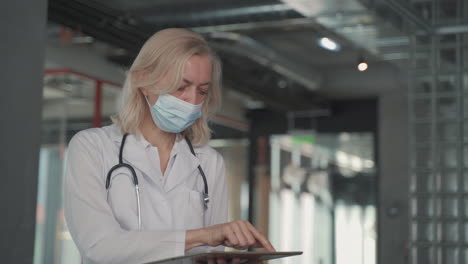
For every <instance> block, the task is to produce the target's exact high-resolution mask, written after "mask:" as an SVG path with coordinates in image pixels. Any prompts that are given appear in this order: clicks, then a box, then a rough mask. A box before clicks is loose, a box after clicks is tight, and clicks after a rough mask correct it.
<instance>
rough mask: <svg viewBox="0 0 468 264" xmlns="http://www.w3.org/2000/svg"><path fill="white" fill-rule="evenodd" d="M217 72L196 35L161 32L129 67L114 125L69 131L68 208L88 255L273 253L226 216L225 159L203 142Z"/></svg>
mask: <svg viewBox="0 0 468 264" xmlns="http://www.w3.org/2000/svg"><path fill="white" fill-rule="evenodd" d="M220 79H221V67H220V63H219V60H218V58H217V57H216V56H215V54H214V53H213V51H212V50H211V49H210V48H209V47H208V45H207V43H206V41H205V40H204V39H203V38H202V37H201V36H199V35H197V34H195V33H193V32H190V31H188V30H184V29H166V30H163V31H160V32H158V33H156V34H154V35H153V36H152V37H151V38H150V39H149V40H148V41H147V42H146V43H145V44H144V46H143V48H142V49H141V51H140V53H139V54H138V56H137V58H136V59H135V61H134V63H133V65H132V66H131V68H130V70H129V72H128V75H127V79H126V81H125V85H124V87H123V92H122V101H121V107H120V109H119V112H118V114H117V115H116V116H115V117H114V118H113V121H114V124H113V125H111V126H108V127H103V128H93V129H88V130H85V131H81V132H79V133H78V134H76V135H75V136H74V137H73V139H72V140H71V142H70V145H69V150H68V158H67V168H66V175H65V185H64V191H65V192H64V194H65V205H64V207H65V217H66V220H67V224H68V228H69V229H70V232H71V234H72V237H73V239H74V241H75V242H76V244H77V246H78V248H79V250H80V252H81V254H82V257H83V260H84V262H85V263H145V262H150V261H154V260H158V259H164V258H168V257H174V256H179V255H183V254H184V253H185V252H186V251H188V250H191V252H193V251H194V250H197V249H198V250H200V249H201V248H200V246H205V247H207V246H208V247H210V248H209V249H212V248H211V247H218V246H219V247H221V249H222V247H223V246H229V247H235V248H239V249H243V248H247V247H264V248H266V249H267V250H269V251H274V249H273V247H272V246H271V244H270V243H269V242H268V240H267V239H266V238H265V237H264V236H263V235H262V234H260V232H259V231H258V230H257V229H255V228H254V227H253V226H252V225H251V224H250V223H248V222H246V221H234V222H228V223H226V221H227V194H226V191H227V190H226V179H225V172H224V163H223V159H222V157H221V156H220V155H219V154H218V153H217V152H216V151H215V150H213V149H212V148H210V147H208V146H207V145H206V144H205V143H206V142H207V141H208V139H209V138H210V130H209V128H208V126H207V122H208V120H209V118H210V117H211V116H212V115H213V113H214V112H215V111H216V109H217V107H218V105H219V101H220ZM192 144H193V145H194V146H195V147H194V148H192ZM120 163H124V164H125V165H119V166H117V167H114V166H115V165H116V164H120ZM132 170H134V173H132ZM133 174H134V175H133ZM135 178H136V179H135ZM136 181H138V185H137V186H138V188H136V185H135V183H137V182H136ZM216 249H217V250H219V249H220V248H216ZM204 250H206V248H204Z"/></svg>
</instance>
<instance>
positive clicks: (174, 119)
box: [145, 94, 203, 133]
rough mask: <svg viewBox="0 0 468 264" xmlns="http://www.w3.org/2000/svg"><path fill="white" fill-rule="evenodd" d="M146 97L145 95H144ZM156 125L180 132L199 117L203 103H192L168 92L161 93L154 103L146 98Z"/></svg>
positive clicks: (168, 130)
mask: <svg viewBox="0 0 468 264" xmlns="http://www.w3.org/2000/svg"><path fill="white" fill-rule="evenodd" d="M145 98H146V96H145ZM146 102H147V103H148V105H149V107H150V111H151V116H152V117H153V121H154V122H155V123H156V125H157V126H158V127H159V128H160V129H162V130H164V131H166V132H172V133H180V132H182V131H184V130H185V129H187V128H188V127H190V126H191V125H192V124H193V123H194V122H195V121H196V120H197V119H198V118H200V117H201V108H202V105H203V103H201V104H198V105H193V104H191V103H188V102H185V101H184V100H180V99H179V98H177V97H175V96H173V95H170V94H161V95H159V97H158V100H157V101H156V103H155V104H154V105H151V104H150V103H149V101H148V98H146Z"/></svg>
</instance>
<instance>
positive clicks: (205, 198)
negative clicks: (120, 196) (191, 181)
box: [105, 133, 210, 230]
mask: <svg viewBox="0 0 468 264" xmlns="http://www.w3.org/2000/svg"><path fill="white" fill-rule="evenodd" d="M128 135H129V134H128V133H125V134H124V135H123V137H122V143H121V144H120V149H119V163H118V164H116V165H114V166H112V168H111V169H110V170H109V171H108V172H107V176H106V184H105V186H106V192H107V198H106V199H107V201H109V189H110V187H111V178H112V172H114V171H115V170H117V169H119V168H127V169H128V170H129V171H130V173H131V174H132V182H133V185H134V186H135V196H136V202H137V205H136V206H137V215H138V230H141V204H140V188H139V186H138V177H137V174H136V172H135V169H134V168H133V167H132V166H131V165H130V164H127V163H124V162H123V150H124V145H125V141H126V139H127V136H128ZM184 138H185V141H186V142H187V144H188V145H189V148H190V152H192V154H193V155H194V156H196V154H195V151H194V149H193V146H192V143H191V142H190V140H189V138H188V137H187V136H185V137H184ZM198 171H199V172H200V174H201V176H202V178H203V184H204V187H205V191H204V193H203V203H204V207H205V210H206V209H207V208H208V203H209V201H210V199H209V195H208V182H207V180H206V176H205V173H204V171H203V169H202V167H201V165H198Z"/></svg>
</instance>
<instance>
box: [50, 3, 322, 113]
mask: <svg viewBox="0 0 468 264" xmlns="http://www.w3.org/2000/svg"><path fill="white" fill-rule="evenodd" d="M49 20H50V21H52V22H55V23H58V24H61V25H65V26H67V27H70V28H72V29H74V30H77V31H80V32H83V33H84V34H87V35H90V36H92V37H94V38H96V39H97V40H100V41H103V42H105V43H108V44H110V45H113V46H116V47H120V48H123V49H125V50H127V51H128V55H129V58H130V57H133V56H135V55H136V54H137V53H138V51H139V50H140V48H141V46H142V45H143V43H144V42H145V41H146V40H147V39H148V38H149V37H150V36H151V34H153V33H154V32H156V31H158V30H160V29H162V28H161V27H158V26H153V25H149V24H147V23H144V22H142V21H140V20H138V19H136V18H134V17H132V16H130V15H129V14H127V13H125V12H122V11H120V10H115V9H112V8H109V7H106V6H103V5H99V4H96V3H95V2H94V1H90V0H49ZM239 36H241V35H239ZM208 39H210V37H208ZM238 39H240V40H241V42H242V43H243V44H246V43H249V41H246V39H244V38H242V37H238ZM211 40H212V41H213V42H214V41H219V35H218V39H217V40H216V39H215V38H211ZM231 41H232V40H231ZM221 42H224V43H226V40H223V41H221ZM251 44H252V43H250V47H252V46H254V45H251ZM257 51H258V50H257ZM265 52H266V51H263V53H259V54H265ZM243 55H244V58H249V56H245V55H246V54H245V53H244V54H243ZM273 59H274V60H273ZM264 60H265V63H264V64H252V63H251V62H252V60H250V61H249V60H248V59H247V60H246V62H245V63H244V64H242V65H246V64H248V65H249V66H250V67H260V66H261V67H264V66H265V65H270V64H271V67H272V69H273V70H274V72H275V74H276V73H282V75H283V76H285V75H286V74H288V75H289V77H286V76H285V77H286V78H288V79H290V78H294V82H296V83H298V85H297V86H295V87H290V88H291V89H290V90H289V89H286V90H287V91H290V92H289V94H288V97H287V98H285V97H279V98H274V96H273V95H272V94H271V90H269V91H265V90H263V89H264V88H263V87H261V86H264V85H265V84H260V83H256V82H252V83H255V85H259V86H258V87H257V86H255V87H254V88H251V89H250V90H252V91H255V90H256V91H257V92H256V93H257V98H262V97H263V98H267V99H264V100H265V101H266V102H270V105H271V106H274V105H275V104H277V106H280V105H281V107H282V109H283V110H284V109H288V108H293V109H307V108H312V107H314V106H315V102H314V101H316V99H317V98H316V96H317V95H316V94H314V93H311V92H310V90H308V89H306V88H304V87H308V88H309V89H310V87H313V85H312V84H311V83H309V84H308V86H306V85H305V84H307V80H305V79H304V80H302V81H301V80H300V78H306V77H304V76H302V77H301V76H299V75H297V73H295V72H292V71H291V70H290V69H289V66H291V65H290V64H287V65H282V64H280V63H283V62H284V61H283V60H282V59H279V57H278V56H277V55H275V54H273V53H271V52H270V53H269V55H268V56H266V57H265V58H264ZM254 61H255V60H254ZM255 62H257V63H258V61H255ZM255 65H257V66H255ZM231 67H232V66H231ZM226 71H229V72H236V73H237V72H239V75H236V76H235V77H234V78H233V77H231V81H233V80H234V81H236V82H240V81H246V80H243V78H246V74H244V75H243V74H241V73H243V72H245V70H244V67H241V68H235V67H232V68H230V69H226ZM268 75H272V72H271V70H270V73H268ZM250 78H258V76H250ZM253 80H255V79H253ZM269 85H270V86H271V85H272V84H269ZM239 86H242V85H239ZM237 87H238V86H236V88H237ZM250 87H252V86H250ZM293 88H294V89H293Z"/></svg>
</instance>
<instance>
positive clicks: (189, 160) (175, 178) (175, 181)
mask: <svg viewBox="0 0 468 264" xmlns="http://www.w3.org/2000/svg"><path fill="white" fill-rule="evenodd" d="M177 144H178V146H177V147H178V148H179V149H178V152H177V156H176V159H175V162H174V164H173V166H172V169H171V172H170V173H169V175H168V176H167V177H168V178H167V179H166V184H165V186H164V189H165V190H166V192H169V191H171V190H172V189H174V188H175V187H177V186H178V185H180V184H181V183H182V182H184V181H185V180H187V178H188V177H192V176H193V177H195V176H196V175H198V166H199V165H200V160H199V159H198V158H197V157H196V156H194V155H193V154H192V153H191V152H190V149H189V146H188V145H187V142H185V140H182V141H181V142H178V143H177Z"/></svg>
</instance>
